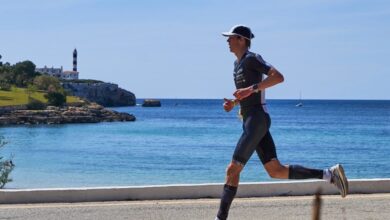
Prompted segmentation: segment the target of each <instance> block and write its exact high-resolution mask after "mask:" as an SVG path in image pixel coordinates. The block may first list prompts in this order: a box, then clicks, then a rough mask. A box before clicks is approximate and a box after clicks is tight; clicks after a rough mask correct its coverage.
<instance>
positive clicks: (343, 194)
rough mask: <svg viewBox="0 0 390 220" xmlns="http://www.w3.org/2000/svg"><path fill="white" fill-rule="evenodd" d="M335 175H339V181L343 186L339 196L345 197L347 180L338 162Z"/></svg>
mask: <svg viewBox="0 0 390 220" xmlns="http://www.w3.org/2000/svg"><path fill="white" fill-rule="evenodd" d="M336 171H337V175H338V176H339V178H340V180H341V181H340V182H341V185H342V187H343V192H342V193H341V197H343V198H345V197H346V196H347V194H348V190H349V189H348V180H347V177H346V176H345V173H344V168H343V166H341V165H340V164H339V165H338V166H337V169H336Z"/></svg>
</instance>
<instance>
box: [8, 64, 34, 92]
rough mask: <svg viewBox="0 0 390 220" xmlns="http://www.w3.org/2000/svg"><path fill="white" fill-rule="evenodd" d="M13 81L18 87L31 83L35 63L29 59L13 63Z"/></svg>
mask: <svg viewBox="0 0 390 220" xmlns="http://www.w3.org/2000/svg"><path fill="white" fill-rule="evenodd" d="M13 74H14V83H15V84H16V85H17V86H19V87H26V86H27V85H28V84H29V83H32V81H33V79H34V77H35V76H37V75H39V73H36V72H35V64H34V63H33V62H31V61H29V60H26V61H23V62H18V63H16V64H15V65H13Z"/></svg>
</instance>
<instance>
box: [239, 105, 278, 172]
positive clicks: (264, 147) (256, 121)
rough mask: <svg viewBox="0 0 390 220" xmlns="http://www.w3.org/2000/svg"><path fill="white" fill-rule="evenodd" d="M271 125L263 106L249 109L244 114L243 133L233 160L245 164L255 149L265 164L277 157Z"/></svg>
mask: <svg viewBox="0 0 390 220" xmlns="http://www.w3.org/2000/svg"><path fill="white" fill-rule="evenodd" d="M270 126H271V118H270V116H269V114H268V113H266V112H265V111H264V110H263V109H262V108H261V107H258V106H257V107H252V108H251V109H247V110H246V111H245V113H244V115H243V125H242V128H243V133H242V135H241V138H240V140H239V141H238V143H237V146H236V149H235V150H234V154H233V161H234V162H238V163H239V164H242V165H245V164H246V163H247V162H248V160H249V158H250V157H251V156H252V154H253V152H254V151H255V150H256V152H257V155H258V156H259V158H260V160H261V162H262V163H263V164H266V163H268V162H269V161H271V160H272V159H276V158H277V155H276V149H275V144H274V141H273V139H272V136H271V133H270V132H269V128H270Z"/></svg>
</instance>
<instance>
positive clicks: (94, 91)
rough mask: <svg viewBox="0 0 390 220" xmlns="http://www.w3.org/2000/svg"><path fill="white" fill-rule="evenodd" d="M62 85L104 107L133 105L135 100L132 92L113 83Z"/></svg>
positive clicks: (75, 94)
mask: <svg viewBox="0 0 390 220" xmlns="http://www.w3.org/2000/svg"><path fill="white" fill-rule="evenodd" d="M62 86H63V87H64V89H65V90H66V91H69V92H70V93H71V94H72V95H74V96H78V97H82V98H84V99H87V100H88V101H91V102H96V103H98V104H99V105H103V106H106V107H113V106H133V105H135V101H136V100H135V95H134V94H133V93H132V92H129V91H127V90H124V89H122V88H119V87H118V85H117V84H113V83H105V82H94V83H88V82H63V83H62Z"/></svg>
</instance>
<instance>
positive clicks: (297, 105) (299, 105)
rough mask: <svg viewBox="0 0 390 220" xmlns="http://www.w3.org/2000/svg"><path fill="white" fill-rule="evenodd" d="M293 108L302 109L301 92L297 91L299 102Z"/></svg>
mask: <svg viewBox="0 0 390 220" xmlns="http://www.w3.org/2000/svg"><path fill="white" fill-rule="evenodd" d="M295 107H303V102H302V93H301V91H299V102H298V104H296V105H295Z"/></svg>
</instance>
